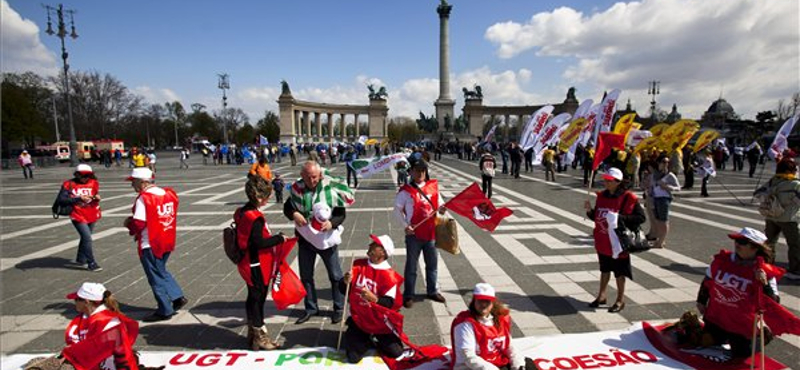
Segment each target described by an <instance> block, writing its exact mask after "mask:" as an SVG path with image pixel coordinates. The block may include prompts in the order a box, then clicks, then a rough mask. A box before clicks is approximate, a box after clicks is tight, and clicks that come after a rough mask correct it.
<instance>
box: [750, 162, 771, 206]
mask: <svg viewBox="0 0 800 370" xmlns="http://www.w3.org/2000/svg"><path fill="white" fill-rule="evenodd" d="M766 168H767V161H766V160H765V161H764V164H762V165H761V171H759V172H758V179H757V180H756V189H755V190H753V196H752V197H750V204H752V203H753V201H754V200H755V199H756V194H755V191H756V190H758V188H759V187H760V186H761V176H763V175H764V170H765V169H766Z"/></svg>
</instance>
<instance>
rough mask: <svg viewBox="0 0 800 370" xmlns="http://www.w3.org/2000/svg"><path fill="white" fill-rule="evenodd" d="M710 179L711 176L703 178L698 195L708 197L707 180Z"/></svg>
mask: <svg viewBox="0 0 800 370" xmlns="http://www.w3.org/2000/svg"><path fill="white" fill-rule="evenodd" d="M710 178H711V175H705V176H703V185H702V186H701V187H700V195H702V196H704V197H707V196H708V180H709V179H710Z"/></svg>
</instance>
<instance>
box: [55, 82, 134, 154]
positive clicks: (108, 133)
mask: <svg viewBox="0 0 800 370" xmlns="http://www.w3.org/2000/svg"><path fill="white" fill-rule="evenodd" d="M69 79H70V88H71V89H72V91H70V93H71V100H72V115H73V121H74V125H75V131H76V136H77V137H78V138H85V139H88V138H93V137H101V138H108V137H112V136H116V133H117V132H119V131H120V129H121V127H118V124H119V123H120V118H121V117H123V116H125V115H128V114H129V113H130V112H132V111H136V110H138V109H139V107H140V106H141V104H142V101H143V99H142V97H140V96H136V95H135V94H132V93H131V92H129V91H128V88H127V87H125V85H123V84H122V82H120V81H119V80H117V79H116V78H115V77H113V76H111V75H110V74H105V75H101V74H100V72H97V71H94V72H82V71H77V72H73V73H71V74H70V75H69ZM50 81H51V83H52V84H53V85H54V86H57V88H58V89H63V85H62V84H61V83H60V81H61V79H60V77H52V78H51V79H50ZM59 92H60V93H62V94H63V91H61V90H59Z"/></svg>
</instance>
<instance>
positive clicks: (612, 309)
mask: <svg viewBox="0 0 800 370" xmlns="http://www.w3.org/2000/svg"><path fill="white" fill-rule="evenodd" d="M624 308H625V302H622V303H619V302H614V305H613V306H611V307H609V308H608V312H611V313H616V312H619V311H622V310H623V309H624Z"/></svg>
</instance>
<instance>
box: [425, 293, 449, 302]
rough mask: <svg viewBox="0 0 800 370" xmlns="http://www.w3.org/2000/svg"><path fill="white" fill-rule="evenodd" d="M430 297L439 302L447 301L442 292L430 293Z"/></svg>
mask: <svg viewBox="0 0 800 370" xmlns="http://www.w3.org/2000/svg"><path fill="white" fill-rule="evenodd" d="M428 299H430V300H431V301H436V302H439V303H444V302H445V299H444V297H443V296H442V294H441V293H436V294H428Z"/></svg>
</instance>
